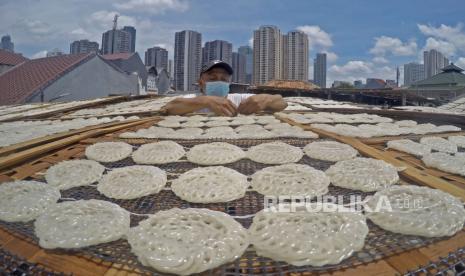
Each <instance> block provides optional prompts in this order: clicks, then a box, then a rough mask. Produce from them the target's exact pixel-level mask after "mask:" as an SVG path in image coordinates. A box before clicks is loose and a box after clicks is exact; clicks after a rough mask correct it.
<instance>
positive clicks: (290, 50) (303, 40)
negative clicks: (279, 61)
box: [283, 31, 309, 81]
mask: <svg viewBox="0 0 465 276" xmlns="http://www.w3.org/2000/svg"><path fill="white" fill-rule="evenodd" d="M283 66H284V67H283V78H284V79H287V80H301V81H308V77H309V76H308V36H307V35H306V34H305V33H303V32H300V31H291V32H289V33H288V34H287V35H283Z"/></svg>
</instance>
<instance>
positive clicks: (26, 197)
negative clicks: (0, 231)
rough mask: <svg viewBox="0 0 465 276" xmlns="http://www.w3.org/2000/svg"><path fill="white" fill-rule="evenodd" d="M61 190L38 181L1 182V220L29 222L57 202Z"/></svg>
mask: <svg viewBox="0 0 465 276" xmlns="http://www.w3.org/2000/svg"><path fill="white" fill-rule="evenodd" d="M59 198H60V192H59V191H58V189H56V188H55V187H53V186H51V185H48V184H45V183H41V182H37V181H14V182H6V183H2V184H0V220H3V221H8V222H27V221H30V220H33V219H35V218H37V217H38V216H39V215H40V214H42V213H44V212H45V211H46V210H47V208H49V207H50V206H52V205H54V204H56V202H57V201H58V199H59Z"/></svg>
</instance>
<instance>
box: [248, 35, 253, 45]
mask: <svg viewBox="0 0 465 276" xmlns="http://www.w3.org/2000/svg"><path fill="white" fill-rule="evenodd" d="M248 43H249V46H250V47H253V37H251V38H250V39H249V41H248Z"/></svg>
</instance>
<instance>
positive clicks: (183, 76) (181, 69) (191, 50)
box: [174, 30, 202, 91]
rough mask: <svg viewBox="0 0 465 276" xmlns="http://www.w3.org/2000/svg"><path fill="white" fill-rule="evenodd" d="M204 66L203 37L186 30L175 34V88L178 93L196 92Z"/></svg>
mask: <svg viewBox="0 0 465 276" xmlns="http://www.w3.org/2000/svg"><path fill="white" fill-rule="evenodd" d="M201 66H202V35H201V34H200V33H198V32H195V31H190V30H185V31H181V32H176V33H175V39H174V87H175V89H176V90H177V91H194V90H196V83H197V81H198V79H199V76H200V68H201Z"/></svg>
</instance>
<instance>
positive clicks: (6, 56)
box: [0, 49, 28, 65]
mask: <svg viewBox="0 0 465 276" xmlns="http://www.w3.org/2000/svg"><path fill="white" fill-rule="evenodd" d="M26 60H28V59H27V58H25V57H23V56H22V55H20V54H15V53H12V52H8V51H5V50H1V49H0V64H7V65H18V64H20V63H21V62H24V61H26Z"/></svg>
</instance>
